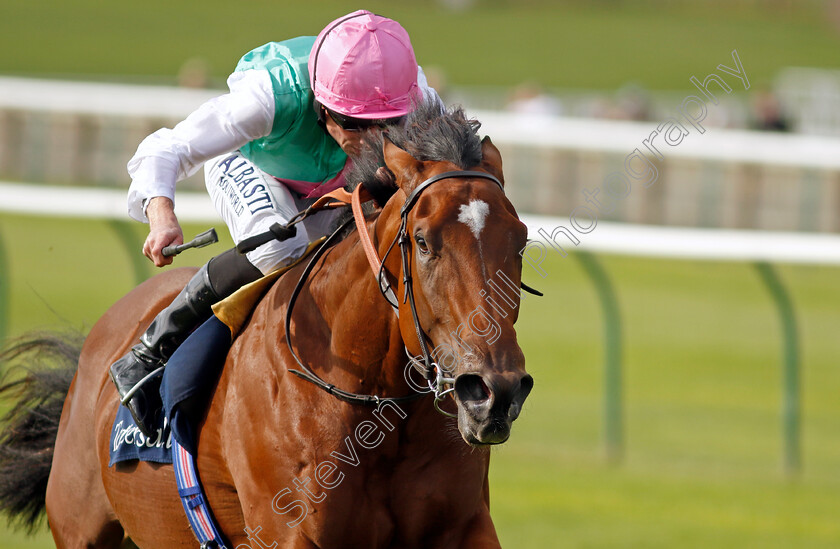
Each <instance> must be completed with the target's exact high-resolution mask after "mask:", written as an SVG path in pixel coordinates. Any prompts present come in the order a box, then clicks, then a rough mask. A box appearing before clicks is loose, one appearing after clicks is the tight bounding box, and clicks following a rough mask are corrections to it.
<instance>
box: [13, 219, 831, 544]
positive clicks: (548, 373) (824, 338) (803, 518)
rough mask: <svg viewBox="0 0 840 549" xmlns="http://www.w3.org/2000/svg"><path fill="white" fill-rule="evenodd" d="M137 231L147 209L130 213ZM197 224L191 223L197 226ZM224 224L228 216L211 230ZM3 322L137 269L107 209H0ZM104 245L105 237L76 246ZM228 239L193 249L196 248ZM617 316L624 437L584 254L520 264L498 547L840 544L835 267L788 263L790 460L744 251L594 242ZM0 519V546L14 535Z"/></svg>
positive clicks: (50, 314)
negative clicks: (517, 406) (624, 249)
mask: <svg viewBox="0 0 840 549" xmlns="http://www.w3.org/2000/svg"><path fill="white" fill-rule="evenodd" d="M134 228H135V230H136V234H137V238H138V248H139V243H140V242H141V240H142V236H143V229H144V227H143V226H141V225H139V224H136V225H135V226H134ZM204 228H206V227H203V226H190V227H187V228H186V232H187V233H189V234H193V233H197V232H199V231H200V230H203V229H204ZM220 234H221V231H220ZM0 235H2V238H3V239H4V242H5V243H6V247H7V253H8V256H9V258H10V260H11V270H10V275H11V288H12V299H11V304H10V311H11V323H10V330H11V332H12V333H13V334H20V333H21V332H23V331H26V330H30V329H33V328H39V327H46V328H60V327H62V326H66V325H70V326H75V327H80V328H83V329H84V328H87V327H89V326H90V325H91V324H92V323H93V322H95V320H96V319H97V318H98V317H99V315H100V314H102V312H103V311H104V310H105V309H106V308H107V307H108V306H109V304H110V303H111V302H113V301H114V300H116V299H117V298H118V297H119V296H121V295H122V294H123V293H124V292H126V291H128V290H129V289H130V288H131V287H132V285H133V282H132V271H131V269H130V265H129V261H128V256H127V253H128V252H127V251H125V250H123V249H122V248H120V246H119V244H118V243H117V242H118V241H117V239H116V237H115V236H114V235H113V234H112V232H111V230H110V229H109V226H108V224H107V223H105V222H100V221H79V220H69V219H46V218H36V217H26V216H9V215H3V216H0ZM93 242H96V243H98V244H99V245H101V249H100V251H99V252H97V253H91V252H89V251H85V250H87V249H88V248H89V246H90V244H91V243H93ZM222 249H223V248H222V245H216V246H215V247H210V248H205V249H203V250H194V251H192V252H187V253H185V254H184V255H183V256H181V258H179V261H180V260H188V261H189V262H191V263H194V264H197V263H199V262H202V261H204V260H206V258H207V257H209V256H211V255H212V254H214V253H218V252H219V251H221V250H222ZM600 259H601V260H602V261H603V264H604V266H605V267H606V269H607V270H608V271H609V272H610V274H611V276H612V278H613V282H614V284H615V286H616V289H617V292H618V295H619V300H620V303H621V309H622V314H623V320H624V324H623V326H624V329H625V333H624V336H625V339H624V342H625V353H624V359H625V364H624V381H625V405H624V410H625V416H624V418H625V427H626V429H625V435H626V443H627V444H626V454H625V460H624V463H623V464H621V465H619V466H610V465H608V464H607V462H606V460H605V456H604V449H603V441H602V413H601V411H602V406H603V401H602V394H603V393H602V366H601V359H602V356H601V345H602V340H601V336H602V333H601V327H602V325H601V322H602V319H601V317H600V309H599V306H598V302H597V297H596V295H595V293H594V290H593V287H592V285H591V283H590V282H589V280H588V279H587V278H586V277H585V275H584V272H583V270H582V269H581V268H580V265H579V264H578V263H577V261H576V260H575V259H574V258H572V257H569V258H565V259H562V258H560V257H559V256H556V255H555V256H553V257H550V258H549V260H548V261H547V262H546V263H545V268H546V271H547V273H548V275H547V277H546V278H545V279H541V278H540V277H539V275H538V274H536V273H535V272H531V271H530V270H528V268H527V267H526V273H525V279H526V281H527V282H528V283H530V284H532V285H533V286H535V287H537V288H539V289H540V290H543V291H544V292H545V294H546V296H545V297H544V298H539V299H538V298H530V297H529V298H527V301H526V303H524V304H523V310H522V316H521V319H520V322H519V323H518V324H517V332H518V335H519V340H520V343H521V345H522V347H523V349H524V351H525V355H526V358H527V361H528V369H529V371H530V372H531V373H532V374H533V375H534V377H535V380H536V385H535V389H534V391H533V393H532V395H531V397H530V398H529V400H528V403H527V405H526V407H525V411H524V412H523V415H522V417H521V418H520V419H519V420H518V421H517V423H516V424H515V426H514V432H513V436H512V438H511V440H510V441H509V442H508V443H507V444H505V445H503V446H501V447H499V448H496V449H494V451H493V461H492V466H491V501H492V510H493V516H494V520H495V522H496V526H497V530H498V532H499V535H500V537H501V539H502V541H503V544H504V546H505V547H515V548H532V547H533V548H544V547H557V548H615V547H620V548H625V547H642V548H663V549H665V548H667V549H671V548H674V547H679V548H698V549H701V548H702V549H706V548H708V547H716V548H718V547H720V548H733V549H734V548H742V547H762V548H764V547H768V548H780V549H781V548H792V547H796V548H799V547H808V548H820V547H837V546H838V545H840V523H838V522H837V520H836V511H837V505H838V501H840V476H838V475H837V468H838V465H840V403H838V400H837V398H836V395H837V394H838V393H840V370H838V368H837V367H836V361H837V357H838V356H840V338H837V337H836V333H837V330H838V327H840V289H838V286H837V283H836V281H837V278H838V275H840V270H838V269H835V268H820V267H804V266H780V267H779V272H780V275H781V276H782V278H783V279H784V281H785V282H786V284H787V285H788V286H789V288H790V290H791V292H792V294H793V297H794V299H795V303H796V308H797V314H798V319H799V328H800V336H801V339H802V353H803V354H802V402H803V423H802V434H803V446H802V452H803V464H804V468H803V471H802V474H801V476H800V477H799V478H798V479H788V478H786V477H785V475H784V474H783V471H782V459H781V451H782V437H781V419H780V411H779V406H780V396H781V382H780V379H781V374H780V356H781V353H780V350H781V349H780V347H781V342H780V337H779V335H780V327H779V322H778V319H777V317H776V313H775V310H774V308H773V305H772V302H771V300H770V298H769V296H768V295H767V293H766V291H765V289H764V288H763V287H762V286H761V283H760V279H759V277H758V275H757V273H756V272H755V270H754V269H753V268H752V266H750V265H748V264H743V263H731V264H730V263H712V262H693V261H669V260H653V259H641V258H621V257H602V258H600ZM22 539H23V537H22V536H20V535H18V534H14V535H13V534H8V535H7V534H6V533H5V532H4V531H3V530H2V529H0V548H4V549H5V548H12V547H15V548H18V547H20V548H23V547H27V548H29V547H32V548H41V547H50V546H51V543H50V541H49V538H47V537H40V538H38V540H37V541H35V542H32V543H29V544H24V542H23V541H20V540H22Z"/></svg>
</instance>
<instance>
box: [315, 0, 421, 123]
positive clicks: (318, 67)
mask: <svg viewBox="0 0 840 549" xmlns="http://www.w3.org/2000/svg"><path fill="white" fill-rule="evenodd" d="M309 83H310V84H311V86H312V91H313V93H314V94H315V99H316V100H317V101H318V102H319V103H321V104H322V105H324V106H325V107H327V108H328V109H330V110H333V111H335V112H337V113H339V114H343V115H345V116H350V117H353V118H363V119H373V118H394V117H398V116H403V115H405V114H407V113H409V112H410V111H411V110H412V109H413V108H414V103H415V101H416V100H417V99H418V97H419V88H418V86H417V60H416V59H415V58H414V49H413V48H412V47H411V41H410V40H409V38H408V33H407V32H406V31H405V29H404V28H402V26H400V24H399V23H397V22H396V21H393V20H391V19H388V18H386V17H382V16H379V15H375V14H373V13H371V12H369V11H366V10H359V11H354V12H353V13H351V14H348V15H345V16H344V17H339V18H338V19H336V20H335V21H333V22H332V23H330V24H329V25H327V26H326V27H325V28H324V30H322V31H321V34H319V35H318V38H316V39H315V44H314V45H313V47H312V52H311V53H310V54H309Z"/></svg>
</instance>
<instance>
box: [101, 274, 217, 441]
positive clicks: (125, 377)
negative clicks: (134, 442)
mask: <svg viewBox="0 0 840 549" xmlns="http://www.w3.org/2000/svg"><path fill="white" fill-rule="evenodd" d="M221 298H222V296H219V295H218V294H217V293H216V291H215V290H214V289H213V286H212V285H211V284H210V277H209V276H208V274H207V265H204V266H203V267H202V268H201V269H200V270H199V271H198V272H197V273H196V274H195V276H193V277H192V279H191V280H190V281H189V282H188V283H187V285H186V287H185V288H184V289H183V290H181V293H180V294H178V295H177V296H176V297H175V299H174V300H173V301H172V303H171V304H170V305H169V306H168V307H167V308H165V309H164V310H162V311H161V312H160V313H158V315H157V316H156V317H155V319H154V320H153V321H152V324H151V325H150V326H149V328H148V329H147V330H146V333H144V334H143V335H142V336H141V337H140V343H139V344H138V345H135V346H134V347H132V349H131V351H129V352H128V354H126V355H125V356H124V357H122V358H121V359H119V360H118V361H116V362H115V363H114V364H112V365H111V379H112V380H113V381H114V384H115V385H116V386H117V391H118V392H119V394H120V401H121V402H122V403H123V404H125V405H126V406H127V407H128V409H129V410H130V411H131V416H132V417H133V418H134V423H136V424H137V427H139V428H140V431H141V432H142V433H143V434H144V435H146V437H148V438H153V437H154V435H155V434H156V429H154V428H153V426H152V423H153V422H154V419H155V415H156V414H157V412H158V410H159V409H160V408H161V406H162V404H161V399H160V393H159V387H160V385H159V383H147V381H149V380H144V378H146V377H148V378H149V379H152V378H156V377H158V376H159V375H160V372H162V371H163V366H164V365H165V364H166V361H167V360H169V357H170V356H172V353H174V352H175V349H177V348H178V346H179V345H180V344H181V343H183V342H184V340H185V339H187V336H188V335H189V334H190V333H191V332H192V331H193V330H195V329H196V328H197V327H198V326H200V325H201V323H202V322H204V321H205V320H207V319H208V318H210V314H211V307H212V306H213V304H214V303H216V302H217V301H219V300H220V299H221ZM157 370H160V372H158V371H157ZM141 381H143V383H140V382H141ZM138 384H139V385H138Z"/></svg>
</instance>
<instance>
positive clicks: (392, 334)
mask: <svg viewBox="0 0 840 549" xmlns="http://www.w3.org/2000/svg"><path fill="white" fill-rule="evenodd" d="M389 204H390V203H389ZM399 224H400V219H399V208H398V207H397V208H393V207H388V206H387V205H386V207H385V208H384V209H383V211H382V212H381V213H380V215H379V216H378V217H377V218H376V220H374V221H373V222H372V223H368V224H367V226H366V227H364V228H363V229H361V230H367V231H369V234H371V235H372V240H373V241H374V245H375V247H376V249H377V252H378V255H379V257H380V258H381V257H383V256H384V255H385V252H386V251H387V248H388V246H389V245H390V243H391V241H392V240H393V239H394V238H395V237H396V234H397V232H398V230H399ZM357 230H358V227H357ZM399 253H400V250H399V249H398V248H397V247H395V248H394V250H392V252H391V254H390V255H389V256H388V258H387V261H386V269H387V271H388V273H390V275H392V276H390V277H389V279H390V281H391V282H392V284H394V290H395V292H396V280H398V277H400V276H401V270H400V267H401V263H400V258H399ZM319 271H320V273H319V276H317V277H316V279H313V281H312V282H313V283H312V285H311V290H312V292H313V294H317V295H315V297H316V301H317V302H319V303H322V304H323V305H322V306H321V311H320V317H321V318H322V319H323V321H324V322H325V323H326V328H327V333H329V334H330V337H331V338H332V341H331V345H330V346H329V349H330V350H331V356H332V357H333V358H335V360H338V361H340V362H341V365H340V369H342V370H348V371H349V372H350V373H351V374H352V375H351V376H350V377H351V378H353V379H354V381H355V382H358V380H364V383H363V384H360V386H359V387H357V389H356V390H363V389H364V390H368V391H371V390H374V388H375V389H376V390H381V391H383V393H384V394H387V395H393V394H405V393H406V390H407V387H406V385H405V381H404V378H403V372H402V368H403V366H404V364H405V351H404V344H403V341H402V338H401V336H400V329H399V323H398V319H397V316H396V315H395V314H394V311H393V309H392V307H391V306H390V305H389V304H388V302H387V301H386V300H385V298H384V297H383V296H382V295H381V292H380V290H379V287H378V284H377V281H376V277H375V276H374V273H373V270H372V268H371V266H370V264H369V263H368V260H367V257H366V256H365V253H364V250H363V247H362V245H361V243H360V242H359V235H358V234H356V233H354V234H351V235H350V236H348V237H347V238H346V239H345V240H344V241H343V242H341V243H339V244H338V245H337V246H336V248H335V249H334V250H333V252H332V253H329V254H328V255H327V257H325V259H324V268H323V269H319ZM318 279H320V280H318ZM297 315H298V313H297V311H296V312H295V316H297ZM346 389H347V390H352V389H350V388H347V387H346Z"/></svg>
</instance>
